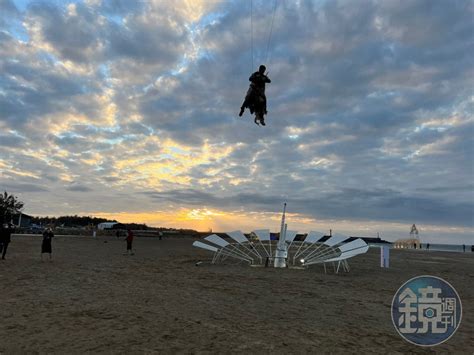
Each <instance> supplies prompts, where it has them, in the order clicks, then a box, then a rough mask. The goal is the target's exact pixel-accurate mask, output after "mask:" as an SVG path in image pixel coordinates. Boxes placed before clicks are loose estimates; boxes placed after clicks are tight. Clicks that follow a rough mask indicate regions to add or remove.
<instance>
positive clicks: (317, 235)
mask: <svg viewBox="0 0 474 355" xmlns="http://www.w3.org/2000/svg"><path fill="white" fill-rule="evenodd" d="M322 237H324V234H323V233H321V232H315V231H311V232H309V233H308V235H307V236H306V238H304V242H305V243H310V244H314V243H316V242H317V241H318V240H319V239H321V238H322Z"/></svg>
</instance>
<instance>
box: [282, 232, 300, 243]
mask: <svg viewBox="0 0 474 355" xmlns="http://www.w3.org/2000/svg"><path fill="white" fill-rule="evenodd" d="M297 234H298V231H286V239H285V241H286V242H288V243H291V242H292V241H293V240H294V239H295V237H296V235H297Z"/></svg>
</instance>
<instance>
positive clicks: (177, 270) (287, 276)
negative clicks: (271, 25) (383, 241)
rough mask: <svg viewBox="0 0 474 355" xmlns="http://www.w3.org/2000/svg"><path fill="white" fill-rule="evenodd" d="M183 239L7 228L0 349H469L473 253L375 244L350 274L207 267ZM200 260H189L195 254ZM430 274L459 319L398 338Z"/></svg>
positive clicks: (0, 272)
mask: <svg viewBox="0 0 474 355" xmlns="http://www.w3.org/2000/svg"><path fill="white" fill-rule="evenodd" d="M194 240H196V239H193V238H178V237H176V238H165V239H163V240H161V241H160V240H158V239H157V238H136V239H135V241H134V249H135V255H133V256H128V255H124V253H125V248H126V242H125V241H124V240H123V238H121V239H120V240H117V239H116V238H115V237H100V238H97V239H93V238H91V237H70V236H69V237H61V236H59V237H55V238H54V240H53V245H52V247H53V260H52V261H51V262H50V261H49V260H47V258H45V260H44V261H41V260H40V250H41V236H20V235H14V236H13V237H12V243H11V244H10V246H9V250H8V254H7V260H4V261H2V262H1V263H0V284H1V289H2V291H1V292H0V305H1V306H0V334H1V340H0V353H6V354H8V353H84V352H91V353H122V352H123V353H216V354H226V353H260V354H261V353H287V354H288V353H290V354H291V353H298V354H299V353H343V352H345V353H408V352H410V353H420V354H421V353H432V352H433V351H434V352H437V353H438V352H439V353H456V354H463V353H464V354H472V353H473V351H474V290H473V285H474V255H473V254H472V253H466V254H463V253H449V252H436V251H431V252H427V251H414V250H392V251H391V260H390V261H391V265H390V268H389V269H382V268H380V266H379V251H378V249H372V248H371V249H370V250H369V252H368V253H367V254H364V255H360V256H357V257H355V258H353V259H350V260H349V264H350V266H351V270H350V272H349V273H344V272H343V273H339V274H334V273H333V271H332V270H331V268H328V274H325V273H324V269H323V267H322V266H320V265H319V266H313V267H310V268H309V269H307V270H297V269H273V268H252V267H248V266H245V265H210V264H209V263H208V261H209V260H210V258H211V253H207V252H206V251H204V250H200V249H197V248H193V247H192V246H191V244H192V242H193V241H194ZM200 260H201V261H203V263H202V264H200V265H199V266H196V265H195V264H196V262H197V261H200ZM419 275H433V276H438V277H441V278H443V279H445V280H446V281H448V282H449V283H450V284H451V285H452V286H454V288H455V289H456V290H457V292H458V293H459V296H460V298H461V301H462V305H463V319H462V322H461V325H460V328H459V329H458V331H457V333H456V334H455V335H454V336H453V337H452V338H451V339H449V340H448V341H447V342H445V343H443V344H441V345H439V346H436V347H432V348H422V347H418V346H415V345H412V344H410V343H408V342H406V341H405V340H404V339H402V338H401V337H400V335H399V334H398V333H397V331H396V330H395V328H394V326H393V324H392V320H391V312H390V310H391V302H392V298H393V296H394V294H395V292H396V291H397V290H398V288H399V287H400V286H401V285H402V284H403V283H404V282H405V281H407V280H408V279H410V278H412V277H415V276H419Z"/></svg>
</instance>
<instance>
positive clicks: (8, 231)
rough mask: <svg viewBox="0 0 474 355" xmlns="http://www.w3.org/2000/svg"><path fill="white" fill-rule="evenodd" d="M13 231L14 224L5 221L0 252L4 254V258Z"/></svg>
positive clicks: (0, 241) (0, 236)
mask: <svg viewBox="0 0 474 355" xmlns="http://www.w3.org/2000/svg"><path fill="white" fill-rule="evenodd" d="M12 233H13V228H12V225H10V224H8V223H4V224H3V225H2V226H1V230H0V253H1V254H2V260H5V255H6V254H7V249H8V244H10V241H11V235H12Z"/></svg>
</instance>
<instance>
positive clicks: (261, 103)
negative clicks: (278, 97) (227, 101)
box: [239, 65, 271, 126]
mask: <svg viewBox="0 0 474 355" xmlns="http://www.w3.org/2000/svg"><path fill="white" fill-rule="evenodd" d="M266 70H267V68H266V67H265V66H264V65H261V66H260V67H259V68H258V71H257V72H255V73H253V74H252V75H251V76H250V78H249V81H250V87H249V89H248V91H247V95H245V99H244V102H243V103H242V106H241V107H240V113H239V116H242V115H243V114H244V112H245V109H246V108H248V109H249V110H250V113H251V114H254V113H255V123H257V124H258V123H260V124H261V125H262V126H265V120H264V115H266V114H267V97H266V96H265V84H267V83H268V84H269V83H271V80H270V79H269V78H268V76H266V75H265V71H266Z"/></svg>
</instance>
